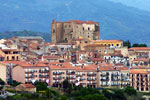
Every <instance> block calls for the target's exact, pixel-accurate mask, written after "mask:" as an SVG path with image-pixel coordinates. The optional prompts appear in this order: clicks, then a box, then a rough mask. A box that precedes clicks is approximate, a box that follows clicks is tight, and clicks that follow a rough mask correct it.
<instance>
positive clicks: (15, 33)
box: [0, 30, 50, 42]
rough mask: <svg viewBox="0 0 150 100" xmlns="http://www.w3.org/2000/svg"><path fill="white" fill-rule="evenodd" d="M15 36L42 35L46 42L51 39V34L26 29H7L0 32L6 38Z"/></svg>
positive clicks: (0, 35)
mask: <svg viewBox="0 0 150 100" xmlns="http://www.w3.org/2000/svg"><path fill="white" fill-rule="evenodd" d="M15 36H41V37H43V39H44V40H45V41H46V42H49V41H50V34H48V33H43V32H32V31H27V30H24V31H6V32H3V33H0V37H2V38H6V39H9V38H12V37H15Z"/></svg>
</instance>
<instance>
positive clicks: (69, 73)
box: [66, 71, 75, 75]
mask: <svg viewBox="0 0 150 100" xmlns="http://www.w3.org/2000/svg"><path fill="white" fill-rule="evenodd" d="M66 74H67V75H74V74H75V71H72V72H66Z"/></svg>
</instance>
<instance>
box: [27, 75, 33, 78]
mask: <svg viewBox="0 0 150 100" xmlns="http://www.w3.org/2000/svg"><path fill="white" fill-rule="evenodd" d="M34 77H35V76H34V75H31V76H25V78H34Z"/></svg>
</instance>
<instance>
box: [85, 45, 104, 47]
mask: <svg viewBox="0 0 150 100" xmlns="http://www.w3.org/2000/svg"><path fill="white" fill-rule="evenodd" d="M97 46H101V47H106V46H105V45H103V44H89V45H86V46H85V47H97Z"/></svg>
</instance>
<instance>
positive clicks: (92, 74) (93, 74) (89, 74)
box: [87, 73, 96, 76]
mask: <svg viewBox="0 0 150 100" xmlns="http://www.w3.org/2000/svg"><path fill="white" fill-rule="evenodd" d="M95 75H96V73H87V76H95Z"/></svg>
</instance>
